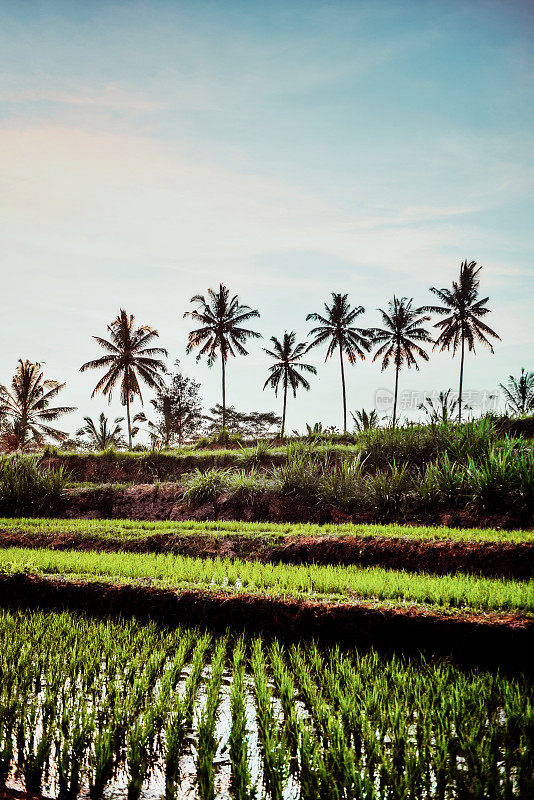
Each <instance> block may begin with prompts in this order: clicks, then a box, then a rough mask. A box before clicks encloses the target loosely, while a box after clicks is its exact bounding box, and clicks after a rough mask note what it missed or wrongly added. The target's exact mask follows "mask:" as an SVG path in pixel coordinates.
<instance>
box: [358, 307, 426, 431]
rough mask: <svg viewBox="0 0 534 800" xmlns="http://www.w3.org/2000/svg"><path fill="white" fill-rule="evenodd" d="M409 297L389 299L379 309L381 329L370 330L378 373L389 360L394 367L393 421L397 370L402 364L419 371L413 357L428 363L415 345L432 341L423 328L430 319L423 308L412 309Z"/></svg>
mask: <svg viewBox="0 0 534 800" xmlns="http://www.w3.org/2000/svg"><path fill="white" fill-rule="evenodd" d="M412 303H413V298H412V299H410V300H408V298H407V297H401V298H400V299H399V298H398V297H395V296H394V297H393V300H390V301H389V305H388V310H387V311H384V309H383V308H379V309H378V311H380V314H381V315H382V321H383V323H384V328H373V329H372V336H373V340H374V343H375V344H378V345H379V347H378V350H377V351H376V353H375V354H374V356H373V361H376V360H377V358H382V371H384V370H385V369H387V367H388V366H389V365H390V363H391V362H392V361H393V363H394V364H395V399H394V401H393V422H392V427H393V428H394V427H395V423H396V421H397V397H398V391H399V371H400V368H401V367H402V366H404V364H406V366H407V367H412V366H414V367H415V368H416V369H419V365H418V363H417V359H416V357H417V356H418V357H419V358H422V359H423V360H424V361H428V355H427V353H426V352H425V350H423V348H422V347H421V346H420V345H419V344H418V342H433V341H434V340H433V339H432V337H431V336H430V334H429V333H428V331H427V330H426V329H425V328H424V327H423V325H424V323H425V322H428V321H429V320H430V317H428V316H424V315H423V311H424V310H425V309H424V308H412Z"/></svg>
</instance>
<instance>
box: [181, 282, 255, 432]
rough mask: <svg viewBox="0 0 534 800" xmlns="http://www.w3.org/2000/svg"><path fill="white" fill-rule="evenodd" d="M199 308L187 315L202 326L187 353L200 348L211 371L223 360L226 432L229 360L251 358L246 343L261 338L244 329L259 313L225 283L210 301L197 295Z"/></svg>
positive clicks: (191, 338)
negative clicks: (218, 361) (234, 357)
mask: <svg viewBox="0 0 534 800" xmlns="http://www.w3.org/2000/svg"><path fill="white" fill-rule="evenodd" d="M191 302H192V303H196V304H197V306H198V307H197V308H196V309H195V310H194V311H186V312H185V314H184V317H191V318H192V319H194V320H195V322H198V323H200V327H199V328H195V330H192V331H190V332H189V341H188V345H187V348H186V352H187V353H190V352H192V350H193V349H194V348H195V347H199V348H200V350H199V353H198V355H197V361H199V360H200V359H201V357H202V356H204V355H205V356H207V359H208V367H212V366H213V364H214V363H215V361H216V359H217V356H218V355H220V356H221V366H222V409H223V413H222V428H223V429H224V428H225V427H226V361H227V360H228V356H229V355H230V356H235V354H236V351H237V353H239V355H242V356H246V355H248V350H246V349H245V347H244V343H245V342H246V341H247V339H250V338H261V334H260V333H257V331H252V330H249V329H248V328H243V327H241V325H242V324H243V323H244V322H248V321H249V320H250V319H252V318H253V317H259V316H260V314H259V311H256V310H254V309H251V308H250V306H245V305H241V303H240V302H239V298H238V296H237V295H234V296H233V297H232V298H230V292H229V291H228V289H227V288H226V286H224V285H223V284H222V283H221V284H220V285H219V291H218V292H215V291H214V290H213V289H208V299H207V300H206V298H205V297H204V295H201V294H196V295H195V296H194V297H192V298H191Z"/></svg>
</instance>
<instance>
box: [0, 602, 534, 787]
mask: <svg viewBox="0 0 534 800" xmlns="http://www.w3.org/2000/svg"><path fill="white" fill-rule="evenodd" d="M0 644H1V647H2V651H3V659H2V661H1V671H0V709H1V713H0V780H1V781H2V783H5V782H7V784H8V785H9V786H11V787H13V788H17V787H18V788H25V789H26V790H27V791H29V792H43V793H45V794H46V795H47V796H51V797H60V798H74V797H77V796H79V795H80V796H90V797H91V798H95V799H96V798H99V797H102V796H104V797H115V796H125V797H128V798H130V800H135V798H138V797H145V798H148V797H151V798H152V797H165V798H194V797H200V798H276V800H282V798H288V799H289V798H295V800H297V798H310V800H312V799H313V800H315V798H319V797H320V798H354V799H355V800H356V798H369V800H371V798H388V800H389V799H391V800H393V798H401V797H406V798H408V797H413V798H439V799H440V800H445V798H480V800H482V798H529V797H532V793H533V792H534V780H533V776H534V761H533V758H534V753H533V739H532V730H533V725H534V713H533V709H534V692H533V687H532V684H531V683H530V682H528V681H527V680H526V679H525V678H524V677H521V676H515V677H510V676H508V677H507V676H504V675H501V674H499V673H498V672H497V673H496V672H487V671H483V670H470V671H463V670H460V669H459V668H457V667H455V666H454V665H452V664H451V663H447V662H439V663H430V662H427V661H425V660H424V659H423V658H412V659H408V658H405V657H403V656H395V657H387V658H386V657H383V656H379V655H377V653H375V652H373V651H370V652H365V653H364V652H358V650H356V649H354V648H349V649H341V648H339V647H333V648H329V649H327V650H324V649H322V648H321V647H320V646H318V644H317V643H316V642H314V641H307V642H295V643H292V644H282V643H280V642H279V641H278V640H276V639H267V638H265V637H253V638H247V637H237V636H235V635H234V634H233V633H232V632H231V631H228V632H227V633H226V635H223V636H214V635H211V634H210V633H208V632H203V631H199V630H197V629H195V628H173V629H168V628H165V627H164V626H157V625H155V624H150V625H142V624H139V623H138V622H135V621H123V620H105V621H96V620H94V619H90V618H87V617H85V616H83V615H81V616H80V615H74V614H71V613H61V614H57V613H50V612H34V611H30V610H27V611H24V612H15V613H13V612H8V611H3V612H1V613H0Z"/></svg>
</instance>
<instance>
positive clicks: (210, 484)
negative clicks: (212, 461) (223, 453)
mask: <svg viewBox="0 0 534 800" xmlns="http://www.w3.org/2000/svg"><path fill="white" fill-rule="evenodd" d="M229 478H230V471H229V470H227V469H217V468H216V467H212V468H211V469H207V470H205V471H204V472H201V471H200V470H199V469H198V467H197V468H196V469H195V470H194V471H193V472H191V473H189V475H186V476H185V477H184V478H183V479H182V481H181V496H182V498H183V500H184V501H185V502H187V503H208V502H210V501H211V500H216V499H217V497H219V495H220V494H222V493H223V492H225V491H226V490H227V489H228V482H229Z"/></svg>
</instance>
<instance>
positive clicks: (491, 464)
mask: <svg viewBox="0 0 534 800" xmlns="http://www.w3.org/2000/svg"><path fill="white" fill-rule="evenodd" d="M467 483H468V487H469V494H470V496H471V498H472V500H473V502H474V504H475V505H476V506H477V507H478V508H480V509H481V510H483V511H489V512H495V511H502V510H503V509H506V508H510V507H516V508H519V509H521V510H522V512H523V513H524V514H525V516H526V517H530V518H531V517H532V513H533V511H534V455H533V454H532V452H523V453H517V452H515V450H514V448H513V444H512V442H510V441H509V442H508V444H507V445H506V446H504V447H500V448H496V447H493V448H492V449H491V450H490V452H489V453H488V455H487V457H486V458H485V459H484V460H483V461H482V462H480V463H478V464H477V463H476V462H475V460H474V459H470V460H469V463H468V466H467Z"/></svg>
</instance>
